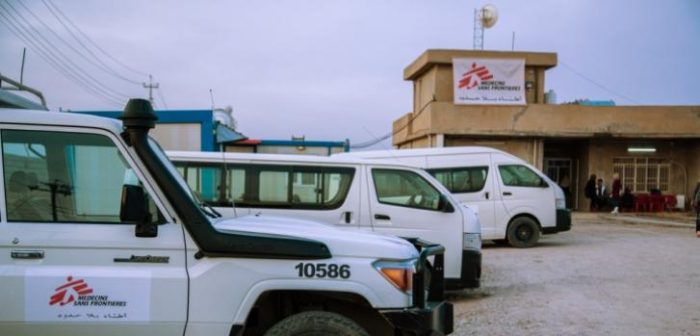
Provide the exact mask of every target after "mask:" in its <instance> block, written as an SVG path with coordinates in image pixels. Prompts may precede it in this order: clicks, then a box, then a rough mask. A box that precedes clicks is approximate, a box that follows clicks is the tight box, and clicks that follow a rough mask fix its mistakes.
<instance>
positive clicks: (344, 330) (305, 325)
mask: <svg viewBox="0 0 700 336" xmlns="http://www.w3.org/2000/svg"><path fill="white" fill-rule="evenodd" d="M265 335H266V336H293V335H304V336H316V335H318V336H322V335H334V336H369V334H368V333H367V331H365V330H364V329H363V328H362V327H361V326H360V325H358V324H357V323H355V321H353V320H351V319H349V318H347V317H344V316H342V315H339V314H336V313H331V312H325V311H309V312H303V313H298V314H294V315H292V316H289V317H287V318H285V319H284V320H282V321H279V322H277V324H275V325H273V326H272V328H270V330H268V331H267V332H266V333H265Z"/></svg>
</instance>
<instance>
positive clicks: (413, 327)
mask: <svg viewBox="0 0 700 336" xmlns="http://www.w3.org/2000/svg"><path fill="white" fill-rule="evenodd" d="M382 315H384V317H385V318H386V319H387V320H389V322H391V324H393V325H394V328H395V329H396V331H399V332H400V333H399V334H403V335H447V334H450V333H452V328H453V325H454V321H453V320H452V319H453V312H452V304H451V303H449V302H445V301H440V302H428V303H427V305H426V307H425V308H409V309H405V310H402V311H383V312H382Z"/></svg>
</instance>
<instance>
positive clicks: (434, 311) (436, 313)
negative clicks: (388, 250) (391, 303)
mask: <svg viewBox="0 0 700 336" xmlns="http://www.w3.org/2000/svg"><path fill="white" fill-rule="evenodd" d="M409 241H411V243H413V245H414V246H415V247H416V249H418V250H419V251H420V256H419V257H418V262H417V263H416V272H415V273H414V274H413V307H410V308H406V309H401V310H386V311H382V312H381V313H382V315H384V317H385V318H386V319H387V320H389V321H390V322H391V323H392V324H393V326H394V329H395V334H397V335H448V334H450V333H452V331H453V328H454V320H453V318H454V315H453V311H452V304H451V303H449V302H447V301H445V300H444V297H443V293H444V290H445V277H444V272H445V248H444V247H443V246H442V245H439V244H433V243H429V242H426V241H423V240H420V239H409ZM430 256H433V262H432V264H431V263H430V261H429V260H428V257H430Z"/></svg>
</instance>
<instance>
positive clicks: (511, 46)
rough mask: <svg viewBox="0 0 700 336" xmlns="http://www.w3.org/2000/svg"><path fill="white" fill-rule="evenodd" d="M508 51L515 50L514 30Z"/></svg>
mask: <svg viewBox="0 0 700 336" xmlns="http://www.w3.org/2000/svg"><path fill="white" fill-rule="evenodd" d="M510 51H515V32H513V40H512V42H511V45H510Z"/></svg>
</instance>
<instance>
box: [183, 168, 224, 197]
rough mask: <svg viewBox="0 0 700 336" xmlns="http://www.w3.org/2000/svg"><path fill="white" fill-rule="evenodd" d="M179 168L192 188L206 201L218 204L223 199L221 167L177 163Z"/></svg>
mask: <svg viewBox="0 0 700 336" xmlns="http://www.w3.org/2000/svg"><path fill="white" fill-rule="evenodd" d="M176 165H177V170H178V171H179V172H180V174H182V176H183V178H184V179H185V181H187V185H189V187H190V189H192V191H193V192H194V193H195V194H196V195H197V197H199V199H201V200H202V201H204V202H207V203H209V204H218V203H220V202H223V201H226V200H225V199H222V196H221V188H223V187H224V186H223V182H222V179H221V169H220V168H219V167H218V166H214V165H212V166H204V165H202V166H199V165H197V166H190V165H182V164H180V163H177V164H176Z"/></svg>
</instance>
